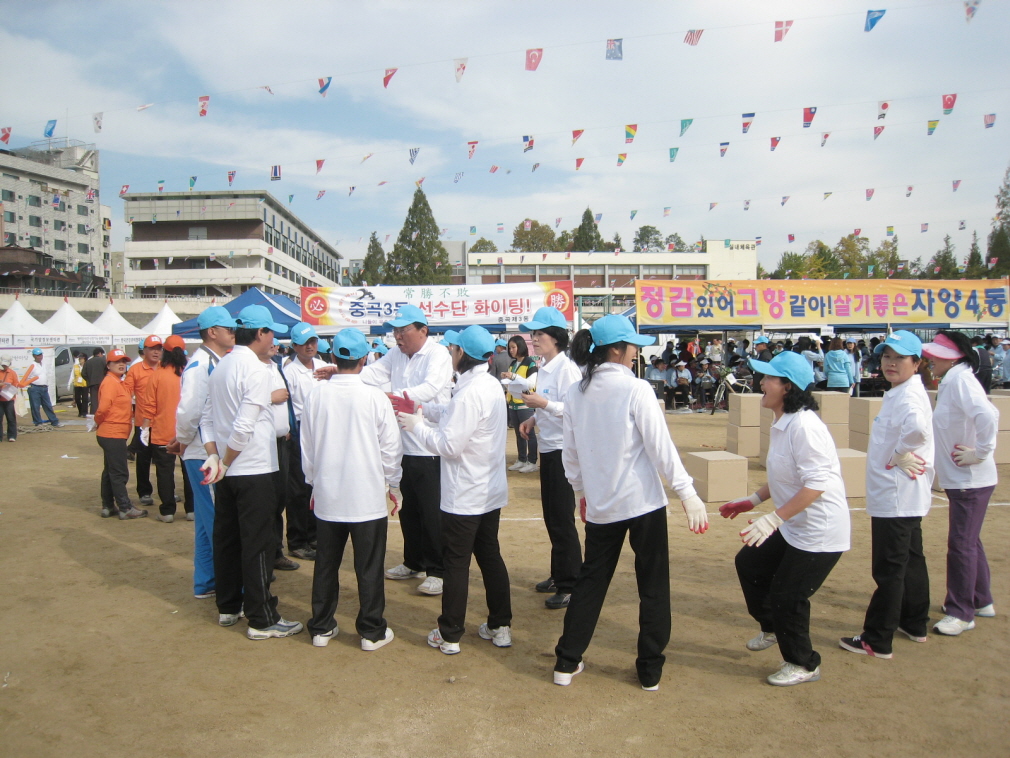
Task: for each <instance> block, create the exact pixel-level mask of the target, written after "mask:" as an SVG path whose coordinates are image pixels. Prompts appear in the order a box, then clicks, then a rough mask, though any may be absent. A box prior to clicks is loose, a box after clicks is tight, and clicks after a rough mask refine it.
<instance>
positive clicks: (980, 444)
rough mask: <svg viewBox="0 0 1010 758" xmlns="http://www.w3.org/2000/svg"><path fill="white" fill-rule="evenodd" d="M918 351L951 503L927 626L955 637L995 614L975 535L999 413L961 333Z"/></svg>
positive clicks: (939, 468) (992, 483)
mask: <svg viewBox="0 0 1010 758" xmlns="http://www.w3.org/2000/svg"><path fill="white" fill-rule="evenodd" d="M922 354H923V355H925V356H926V357H927V358H929V363H930V368H931V369H932V371H933V375H934V376H936V377H939V379H940V385H939V387H938V388H937V393H936V408H935V409H934V411H933V434H934V435H935V442H936V475H937V477H938V478H939V480H940V486H941V487H943V488H944V491H945V492H946V493H947V500H949V501H950V510H949V512H948V513H949V515H948V518H949V531H948V534H947V597H946V600H945V601H944V606H943V612H944V614H946V615H945V616H944V617H943V618H942V619H941V620H940V621H938V622H937V623H936V624H934V625H933V629H934V630H936V631H937V632H939V633H940V634H946V635H950V636H957V635H959V634H960V633H961V632H964V631H967V630H969V629H974V628H975V620H974V617H975V616H979V617H981V618H990V617H992V616H995V615H996V611H995V609H994V607H993V599H992V585H991V581H990V577H989V563H988V561H987V560H986V556H985V548H983V547H982V539H981V533H982V523H983V522H984V521H985V513H986V509H987V508H988V506H989V499H990V498H991V497H992V493H993V490H994V489H995V488H996V482H997V476H996V463H995V461H994V460H993V453H994V451H995V449H996V437H997V430H998V429H999V411H997V410H996V408H995V407H994V406H993V404H992V403H990V402H989V399H988V398H987V397H986V396H985V390H983V389H982V385H981V384H979V382H978V380H977V379H976V378H975V374H974V371H975V369H976V367H977V366H978V353H977V352H976V351H975V350H973V349H972V346H971V342H970V341H969V340H968V338H967V337H966V336H965V335H964V334H962V333H961V332H952V331H940V332H937V334H936V336H935V337H934V338H933V341H932V342H929V343H927V344H925V345H923V346H922Z"/></svg>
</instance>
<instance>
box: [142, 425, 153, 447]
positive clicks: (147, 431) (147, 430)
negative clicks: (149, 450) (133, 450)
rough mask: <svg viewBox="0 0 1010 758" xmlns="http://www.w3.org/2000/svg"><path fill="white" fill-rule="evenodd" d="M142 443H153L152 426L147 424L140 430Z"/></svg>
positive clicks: (144, 444) (145, 445) (146, 444)
mask: <svg viewBox="0 0 1010 758" xmlns="http://www.w3.org/2000/svg"><path fill="white" fill-rule="evenodd" d="M140 444H141V445H143V446H144V447H147V446H148V445H150V444H151V427H149V426H145V427H144V428H143V429H141V430H140Z"/></svg>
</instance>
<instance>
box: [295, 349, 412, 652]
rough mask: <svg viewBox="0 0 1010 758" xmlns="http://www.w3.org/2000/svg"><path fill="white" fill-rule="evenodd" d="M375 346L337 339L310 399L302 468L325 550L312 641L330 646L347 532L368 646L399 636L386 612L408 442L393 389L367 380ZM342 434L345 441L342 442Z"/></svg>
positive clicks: (361, 631) (319, 558) (318, 567)
mask: <svg viewBox="0 0 1010 758" xmlns="http://www.w3.org/2000/svg"><path fill="white" fill-rule="evenodd" d="M368 351H369V345H368V342H367V341H366V340H365V338H364V336H363V335H362V334H361V332H359V331H358V330H357V329H344V330H343V331H340V332H338V333H337V334H336V336H335V337H334V338H333V357H334V359H335V360H336V368H337V372H336V374H334V375H333V376H332V377H331V378H330V380H329V381H328V382H317V384H316V386H315V388H314V389H313V390H312V391H311V392H309V394H308V396H307V397H306V398H305V399H304V407H303V413H302V424H301V434H302V445H301V451H302V466H301V467H302V470H303V471H304V472H305V480H306V482H308V484H309V485H310V486H311V487H312V492H313V509H314V513H315V516H316V518H317V519H318V523H317V525H316V535H317V536H318V548H317V550H316V561H315V565H314V566H313V573H312V618H311V620H309V622H308V627H309V633H310V634H311V635H312V644H313V645H315V646H316V647H325V646H326V644H327V643H328V642H329V641H330V640H331V639H333V638H334V637H335V636H336V635H337V633H338V631H339V630H338V627H337V622H336V619H335V618H334V614H335V613H336V611H337V600H338V597H339V593H340V581H339V578H338V572H339V570H340V563H341V561H342V560H343V557H344V548H345V547H346V546H347V538H348V537H350V538H351V544H352V545H353V547H354V574H355V576H356V577H357V580H358V617H357V620H356V621H355V629H356V630H357V632H358V636H360V637H361V649H362V650H378V649H379V648H380V647H382V646H383V645H386V644H388V643H389V642H391V641H392V639H393V630H392V629H390V628H389V627H388V626H387V625H386V619H385V618H383V613H384V612H385V607H386V595H385V589H384V588H383V577H382V562H383V559H384V558H385V557H386V531H387V524H388V521H389V519H388V518H387V516H386V492H387V490H388V492H389V498H390V500H391V501H392V502H393V510H392V515H394V516H395V515H396V513H397V511H398V510H399V504H400V501H401V499H402V498H401V496H400V489H399V486H400V476H401V473H402V472H401V469H400V458H401V457H402V456H403V446H402V444H401V442H400V429H399V427H398V426H397V423H396V417H395V415H394V414H393V408H392V406H391V405H390V403H389V400H388V399H387V398H386V396H385V394H384V393H383V392H382V391H381V390H379V389H377V388H375V387H370V386H368V385H367V384H365V383H364V382H362V381H361V375H360V374H361V369H362V368H363V367H364V363H365V359H366V356H367V355H368V354H369V352H368ZM336 440H339V444H334V442H335V441H336Z"/></svg>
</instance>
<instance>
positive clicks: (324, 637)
mask: <svg viewBox="0 0 1010 758" xmlns="http://www.w3.org/2000/svg"><path fill="white" fill-rule="evenodd" d="M338 634H340V627H339V626H335V627H333V628H332V629H331V630H330V631H328V632H326V633H325V634H313V635H312V646H313V647H326V646H327V645H329V644H330V640H332V639H333V638H334V637H336V636H337V635H338Z"/></svg>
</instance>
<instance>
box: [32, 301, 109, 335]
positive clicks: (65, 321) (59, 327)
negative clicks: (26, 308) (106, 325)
mask: <svg viewBox="0 0 1010 758" xmlns="http://www.w3.org/2000/svg"><path fill="white" fill-rule="evenodd" d="M42 329H43V331H42V334H65V335H67V336H68V337H92V336H98V335H107V334H108V332H103V331H100V330H98V329H96V328H95V326H94V325H93V324H92V323H91V322H90V321H88V320H87V319H86V318H84V316H82V315H81V314H80V313H78V312H77V311H76V310H74V306H72V305H71V304H70V301H69V300H64V301H63V305H61V306H60V309H59V310H58V311H56V313H54V314H53V315H52V316H51V317H50V319H49V320H48V321H47V322H46V323H44V324H43V325H42Z"/></svg>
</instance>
